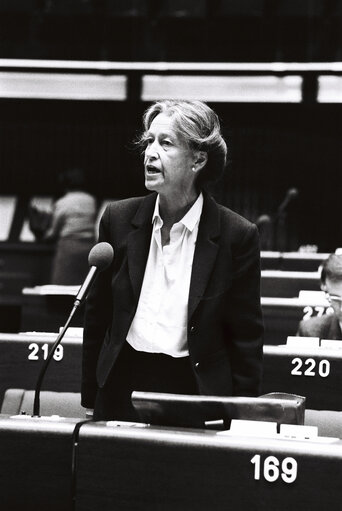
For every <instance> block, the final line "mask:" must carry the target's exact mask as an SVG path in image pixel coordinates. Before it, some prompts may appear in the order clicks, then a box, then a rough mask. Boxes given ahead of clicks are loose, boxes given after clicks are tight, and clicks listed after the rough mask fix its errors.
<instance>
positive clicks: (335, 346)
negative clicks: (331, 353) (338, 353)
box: [321, 339, 342, 350]
mask: <svg viewBox="0 0 342 511" xmlns="http://www.w3.org/2000/svg"><path fill="white" fill-rule="evenodd" d="M321 348H327V349H329V350H341V349H342V341H337V340H335V339H321Z"/></svg>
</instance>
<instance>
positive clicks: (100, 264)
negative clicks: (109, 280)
mask: <svg viewBox="0 0 342 511" xmlns="http://www.w3.org/2000/svg"><path fill="white" fill-rule="evenodd" d="M113 257H114V250H113V247H112V245H110V244H109V243H107V242H106V241H102V242H101V243H97V245H95V246H94V247H93V248H92V249H91V251H90V252H89V256H88V263H89V266H96V268H97V269H98V270H99V271H103V270H106V268H108V266H110V264H111V262H112V261H113Z"/></svg>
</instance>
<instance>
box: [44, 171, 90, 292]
mask: <svg viewBox="0 0 342 511" xmlns="http://www.w3.org/2000/svg"><path fill="white" fill-rule="evenodd" d="M61 180H62V186H63V189H64V195H63V196H62V197H61V198H60V199H58V200H57V201H56V202H55V204H54V208H53V212H52V219H51V225H50V227H49V229H48V231H47V232H46V234H45V236H44V239H45V240H46V241H55V242H56V252H55V256H54V261H53V266H52V276H51V284H58V285H78V284H81V283H82V281H83V280H84V278H85V277H86V275H87V273H88V270H89V267H88V254H89V250H90V249H91V248H92V246H93V245H94V243H95V221H96V215H97V204H96V199H95V198H94V197H93V196H92V195H90V194H89V193H87V192H86V191H85V175H84V172H83V170H82V169H79V168H71V169H69V170H67V171H66V172H64V173H63V174H62V176H61Z"/></svg>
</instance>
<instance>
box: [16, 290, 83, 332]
mask: <svg viewBox="0 0 342 511" xmlns="http://www.w3.org/2000/svg"><path fill="white" fill-rule="evenodd" d="M58 288H60V289H58ZM79 288H80V286H37V287H36V288H24V289H23V294H22V310H21V331H22V332H26V331H40V332H57V331H58V330H59V328H60V327H61V326H63V325H64V324H65V322H66V320H67V319H68V316H69V314H70V312H71V309H72V307H73V304H74V301H75V296H76V294H77V292H78V290H79ZM83 314H84V312H83V307H80V308H79V309H78V310H77V311H76V314H75V316H74V317H73V319H72V322H71V326H73V327H81V326H83Z"/></svg>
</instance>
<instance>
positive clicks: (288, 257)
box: [261, 250, 330, 271]
mask: <svg viewBox="0 0 342 511" xmlns="http://www.w3.org/2000/svg"><path fill="white" fill-rule="evenodd" d="M329 255H330V254H329V253H323V252H321V253H320V252H318V253H311V252H273V251H267V250H262V251H261V268H262V269H263V270H285V271H317V270H318V267H319V265H320V264H321V263H322V261H324V260H325V259H327V258H328V257H329Z"/></svg>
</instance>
